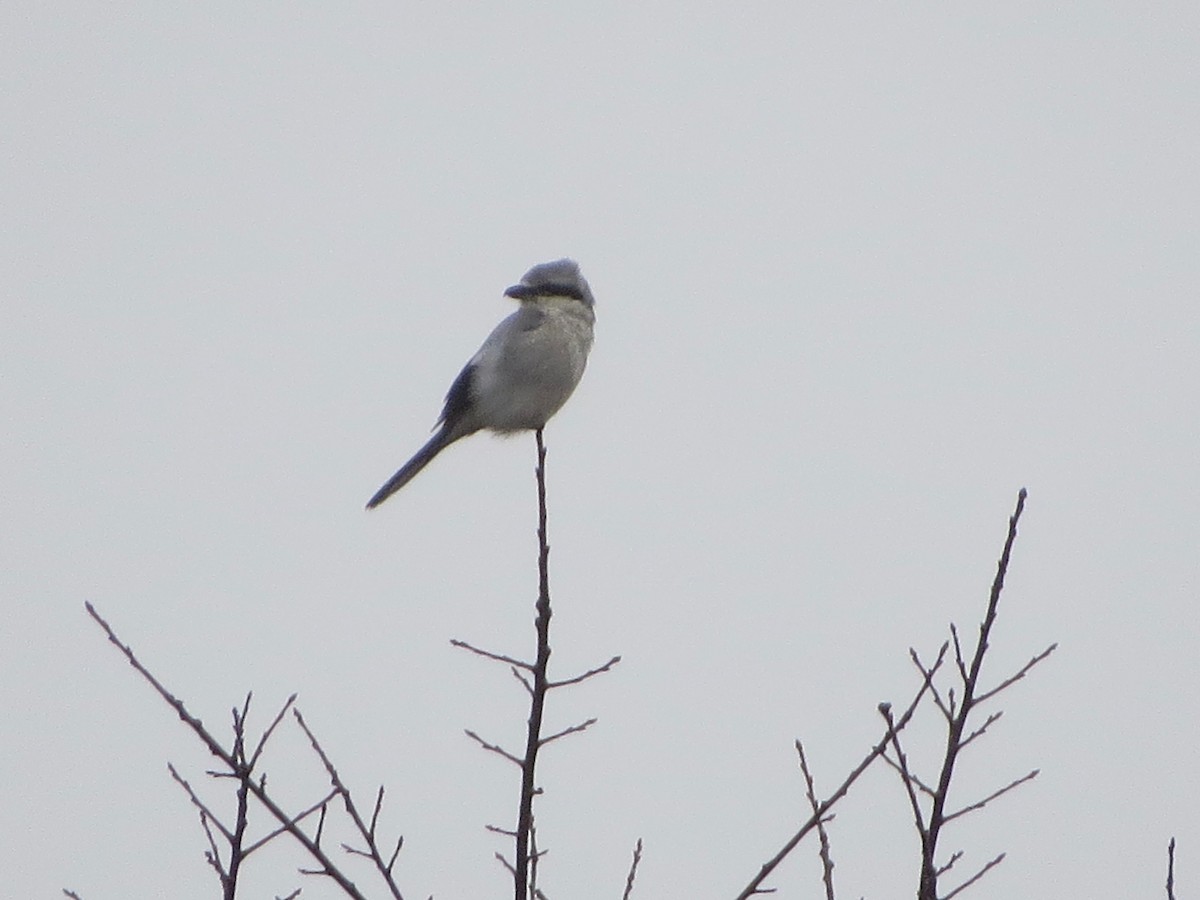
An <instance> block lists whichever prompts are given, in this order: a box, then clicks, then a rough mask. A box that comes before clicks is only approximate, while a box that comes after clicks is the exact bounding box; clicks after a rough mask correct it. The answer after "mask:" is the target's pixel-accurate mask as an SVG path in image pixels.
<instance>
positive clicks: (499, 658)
mask: <svg viewBox="0 0 1200 900" xmlns="http://www.w3.org/2000/svg"><path fill="white" fill-rule="evenodd" d="M450 646H452V647H458V648H459V649H461V650H469V651H471V652H472V653H474V654H475V655H476V656H482V657H484V658H485V659H494V660H495V661H496V662H502V663H508V664H509V665H510V666H516V667H517V668H519V669H525V670H526V671H527V672H532V671H533V664H532V663H527V662H525V661H524V660H521V659H517V658H516V657H515V656H505V655H504V654H503V653H493V652H492V651H491V650H484V649H483V648H481V647H476V646H474V645H473V644H468V643H467V642H466V641H460V640H459V639H458V638H451V639H450Z"/></svg>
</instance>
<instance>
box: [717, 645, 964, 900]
mask: <svg viewBox="0 0 1200 900" xmlns="http://www.w3.org/2000/svg"><path fill="white" fill-rule="evenodd" d="M948 646H949V642H946V643H944V644H942V649H941V651H940V652H939V653H938V658H937V661H936V662H935V663H934V664H933V665H932V666H931V667H930V669H929V675H928V676H927V677H926V678H925V679H924V680H923V682H922V684H921V687H920V689H919V690H918V691H917V693H916V696H914V697H913V699H912V702H911V703H909V705H908V708H907V709H906V710H905V711H904V715H902V716H901V717H900V718H899V719H897V720H896V724H895V728H894V729H893V728H889V729H888V731H887V733H886V734H884V735H883V737H882V738H881V739H880V741H879V743H877V744H876V745H875V746H874V747H872V748H871V752H870V753H868V754H867V755H866V757H865V758H864V759H863V761H862V762H860V763H859V764H858V765H857V766H856V767H855V768H854V770H853V771H852V772H851V773H850V774H849V775H847V776H846V778H845V780H844V781H843V782H842V783H841V785H840V786H839V787H838V789H837V790H835V791H834V792H833V793H832V794H830V795H829V797H828V798H827V799H826V800H824V801H823V802H822V803H821V807H820V812H819V813H813V814H812V816H810V817H809V818H808V820H807V821H806V822H805V823H804V824H803V825H801V826H800V829H799V830H798V831H797V832H796V833H795V834H794V835H792V836H791V838H789V839H788V841H787V842H786V843H785V844H784V845H783V847H782V848H781V849H780V850H779V852H778V853H776V854H775V855H774V856H773V857H771V858H770V859H769V860H767V861H766V862H765V863H763V864H762V866H761V867H760V868H759V870H758V874H757V875H755V876H754V877H753V878H752V879H750V882H749V884H747V885H746V886H745V887H744V888H743V889H742V892H741V893H740V894H738V895H737V900H747V898H748V897H753V896H755V895H756V894H767V893H772V890H771V889H765V888H762V887H760V885H761V884H762V883H763V881H765V880H766V879H767V877H768V876H769V875H770V874H771V873H772V872H774V871H775V869H776V868H777V867H778V866H779V864H780V863H781V862H783V861H784V860H785V859H786V858H787V856H788V854H790V853H791V852H792V851H793V850H795V849H796V846H797V845H798V844H799V843H800V842H801V841H802V840H804V837H805V835H807V834H808V833H809V832H810V831H812V830H813V829H814V828H816V826H817V823H818V822H819V821H820V820H821V819H822V818H823V817H824V816H825V814H826V813H828V812H829V810H830V808H831V807H832V806H833V805H834V804H835V803H837V802H838V801H839V800H841V799H842V797H844V796H845V795H846V793H847V792H848V791H849V790H850V788H851V786H852V785H853V784H854V782H856V781H858V779H859V778H860V777H861V776H862V773H863V772H865V771H866V770H867V768H868V767H869V766H870V765H871V763H873V762H874V761H875V760H876V759H877V758H878V757H879V756H881V755H882V754H883V752H884V750H886V749H887V747H888V744H889V743H890V742H891V734H892V732H893V731H895V732H900V731H901V730H903V728H904V726H906V725H907V724H908V722H909V720H910V719H911V718H912V716H913V713H914V712H916V709H917V706H918V705H919V704H920V702H921V700H922V698H924V696H925V693H926V691H928V690H929V683H930V681H931V680H932V679H933V676H934V675H935V674H936V673H937V671H938V670H939V669H940V668H941V667H942V661H943V660H944V659H945V655H946V648H947V647H948ZM881 705H882V706H889V707H890V704H881Z"/></svg>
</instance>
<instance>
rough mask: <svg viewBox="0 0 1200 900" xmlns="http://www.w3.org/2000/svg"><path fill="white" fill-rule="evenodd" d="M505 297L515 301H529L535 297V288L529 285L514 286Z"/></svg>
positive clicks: (505, 293) (507, 291)
mask: <svg viewBox="0 0 1200 900" xmlns="http://www.w3.org/2000/svg"><path fill="white" fill-rule="evenodd" d="M504 296H505V297H512V298H513V299H514V300H528V299H529V298H530V297H532V296H533V288H531V287H530V286H529V285H527V284H514V285H513V286H512V287H510V288H508V289H507V290H505V292H504Z"/></svg>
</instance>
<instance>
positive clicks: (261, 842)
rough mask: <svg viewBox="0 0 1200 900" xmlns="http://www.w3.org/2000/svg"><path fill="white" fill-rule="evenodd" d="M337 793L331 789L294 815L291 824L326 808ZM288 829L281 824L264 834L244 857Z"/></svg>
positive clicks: (244, 853) (295, 823) (244, 851)
mask: <svg viewBox="0 0 1200 900" xmlns="http://www.w3.org/2000/svg"><path fill="white" fill-rule="evenodd" d="M337 795H338V792H337V790H336V789H334V790H331V791H330V792H329V793H328V794H326V795H325V796H324V797H322V798H321V799H320V800H318V801H317V802H316V803H314V804H313V805H312V806H310V807H309V808H308V809H306V810H304V811H303V812H301V813H299V814H297V815H295V816H293V817H292V819H291V823H290V824H292V825H293V826H296V825H299V824H300V823H301V822H303V821H304V820H305V819H307V818H308V817H309V816H311V815H312V814H313V813H315V812H317V810H321V809H324V808H325V805H326V804H327V803H329V801H330V800H332V799H333V798H334V797H336V796H337ZM287 830H288V829H287V828H286V827H285V826H282V825H281V826H280V827H279V828H276V829H275V830H274V831H272V832H269V833H268V834H265V835H263V836H262V837H261V838H259V839H258V840H257V841H255V842H254V843H253V844H251V845H250V846H249V847H247V848H246V849H245V850H243V851H242V856H243V857H246V856H249V855H250V854H251V853H253V852H254V851H255V850H257V849H259V848H260V847H262V846H264V845H266V844H268V843H270V842H271V841H272V840H274V839H275V838H277V837H279V835H281V834H284V833H286V832H287Z"/></svg>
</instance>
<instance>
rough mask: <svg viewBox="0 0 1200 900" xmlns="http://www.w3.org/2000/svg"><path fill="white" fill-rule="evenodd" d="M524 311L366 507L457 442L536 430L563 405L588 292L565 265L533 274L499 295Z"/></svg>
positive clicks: (486, 345) (577, 372)
mask: <svg viewBox="0 0 1200 900" xmlns="http://www.w3.org/2000/svg"><path fill="white" fill-rule="evenodd" d="M504 294H505V296H507V297H512V298H513V299H515V300H518V301H520V303H521V307H520V308H519V309H518V310H517V311H516V312H514V313H513V314H512V315H510V316H509V317H508V318H506V319H505V320H504V321H503V322H501V323H500V324H499V325H497V326H496V328H495V330H494V331H492V333H491V334H490V335H488V338H487V340H486V341H484V342H483V346H482V347H480V348H479V351H478V352H477V353H476V354H475V355H474V356H473V357H471V361H470V362H468V363H467V365H466V367H465V368H463V370H462V372H460V373H459V376H458V377H457V378H456V379H454V384H452V385H450V392H449V393H447V394H446V405H445V406H444V407H443V408H442V416H441V418H440V419H438V424H437V425H436V426H434V427H435V428H436V429H437V430H436V432H435V433H434V435H433V437H431V438H430V439H429V442H428V443H427V444H426V445H425V446H424V447H422V448H421V449H420V450H418V451H417V452H416V455H415V456H413V458H412V459H410V460H409V461H408V462H406V463H405V464H404V466H403V467H402V468H401V469H400V471H399V472H397V473H396V474H395V475H393V476H392V477H391V478H389V479H388V481H387V484H385V485H384V486H383V487H381V488H380V489H379V490H378V491H376V492H375V496H374V497H372V498H371V499H370V500H368V501H367V509H374V508H375V507H376V506H378V505H379V504H380V503H382V502H383V501H384V500H386V499H387V498H388V497H390V496H392V494H394V493H396V491H398V490H400V488H402V487H404V485H406V484H408V482H410V481H411V480H412V479H413V478H414V477H415V476H416V474H417V473H418V472H420V471H421V470H422V469H423V468H425V467H426V466H427V465H429V462H430V460H432V459H433V458H434V457H435V456H437V455H438V454H439V453H441V452H442V451H443V450H444V449H446V448H447V447H448V446H450V445H451V444H453V443H454V442H455V441H457V440H458V439H459V438H464V437H466V436H467V435H469V434H474V433H475V432H476V431H480V430H482V429H484V428H487V429H490V430H491V431H495V432H497V433H499V434H512V433H513V432H517V431H529V430H535V429H538V428H541V427H542V426H544V425H545V424H546V422H547V421H549V419H550V417H551V416H553V415H554V414H555V413H556V412H558V410H559V409H560V408H561V407H562V405H563V404H564V403H566V402H567V398H568V397H570V396H571V392H572V391H574V390H575V386H576V385H577V384H579V379H580V378H582V377H583V369H584V367H585V366H586V365H587V358H588V351H589V350H591V349H592V325H593V323H594V322H595V321H596V316H595V313H594V312H593V311H592V307H593V306H594V304H595V301H594V300H593V298H592V291H591V288H589V287H588V283H587V281H586V280H584V277H583V274H582V273H581V272H580V271H579V266H578V265H577V264H576V263H575V262H574V260H570V259H558V260H555V261H553V262H548V263H542V264H541V265H538V266H534V267H533V268H532V269H530V270H529V271H528V272H526V273H525V276H524V277H523V278H522V279H521V283H520V284H515V285H513V286H512V287H510V288H509V289H508V290H506V291H505V292H504Z"/></svg>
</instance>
